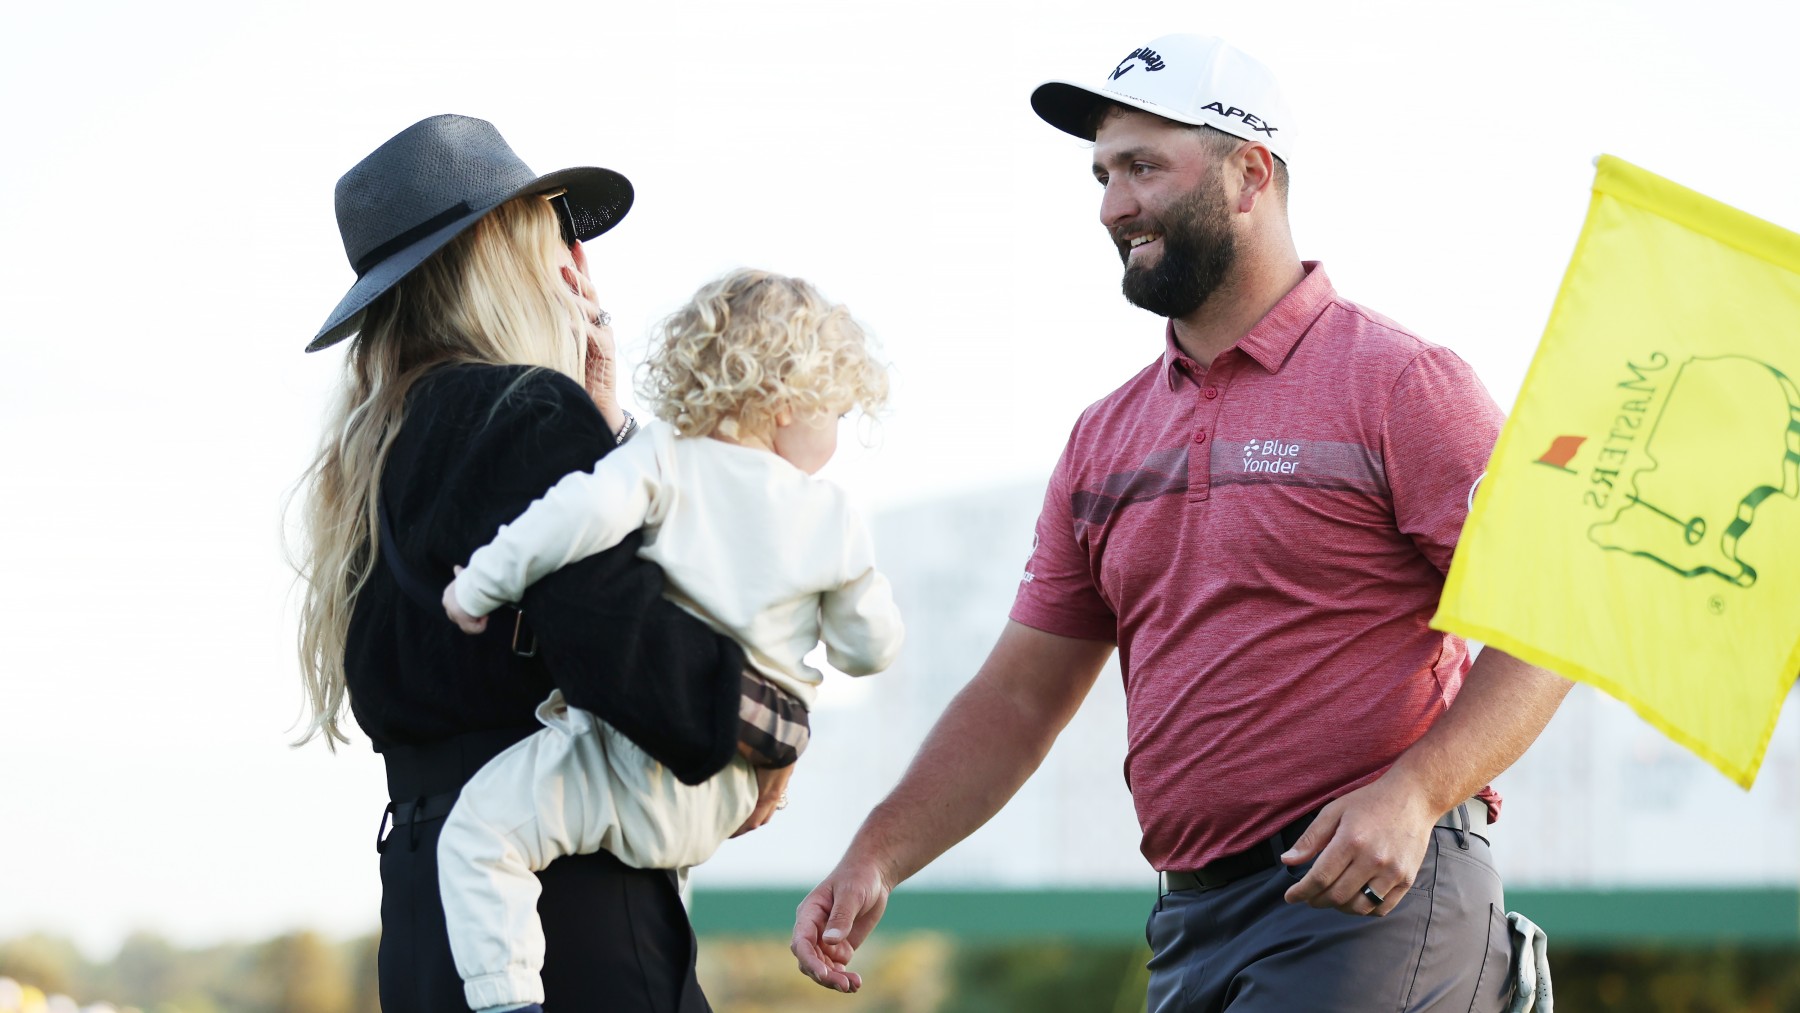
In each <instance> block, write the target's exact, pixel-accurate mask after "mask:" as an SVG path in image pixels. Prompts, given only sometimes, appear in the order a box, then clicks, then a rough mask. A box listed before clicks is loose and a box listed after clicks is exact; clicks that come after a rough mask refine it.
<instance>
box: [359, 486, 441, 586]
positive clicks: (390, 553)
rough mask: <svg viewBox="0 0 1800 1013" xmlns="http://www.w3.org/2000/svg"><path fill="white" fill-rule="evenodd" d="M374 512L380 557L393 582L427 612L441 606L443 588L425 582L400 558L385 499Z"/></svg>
mask: <svg viewBox="0 0 1800 1013" xmlns="http://www.w3.org/2000/svg"><path fill="white" fill-rule="evenodd" d="M375 512H376V514H378V515H379V516H380V519H381V545H382V548H383V550H384V551H383V552H382V553H381V558H382V561H383V562H385V563H387V568H388V572H389V573H391V574H393V575H394V582H395V583H396V584H399V585H400V590H401V591H403V592H405V593H406V596H407V597H408V598H411V599H412V600H413V604H415V605H417V606H419V607H420V608H422V609H425V610H426V611H427V612H431V611H436V610H438V609H441V608H443V607H444V601H443V588H442V587H441V586H440V587H437V588H433V587H432V586H431V585H430V584H427V583H426V582H425V581H424V580H423V579H422V578H420V576H419V575H418V573H417V572H416V571H414V570H413V568H412V567H410V566H407V565H406V560H404V559H401V558H400V541H399V539H397V538H395V537H394V525H393V523H392V522H391V521H389V520H388V509H387V501H386V499H383V500H382V501H381V502H379V503H377V504H375Z"/></svg>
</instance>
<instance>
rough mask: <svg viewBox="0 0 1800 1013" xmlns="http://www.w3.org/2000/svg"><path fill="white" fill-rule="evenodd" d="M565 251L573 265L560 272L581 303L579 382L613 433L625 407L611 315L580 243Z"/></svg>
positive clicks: (619, 425)
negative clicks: (602, 304)
mask: <svg viewBox="0 0 1800 1013" xmlns="http://www.w3.org/2000/svg"><path fill="white" fill-rule="evenodd" d="M569 252H570V253H571V254H572V255H573V257H574V266H573V267H569V266H564V267H563V269H562V276H563V281H564V282H565V283H566V284H567V285H568V286H569V291H571V292H573V293H574V294H575V302H576V303H577V304H578V305H579V306H580V307H581V318H582V320H583V321H585V323H584V324H583V333H582V337H583V339H584V345H585V347H584V348H583V349H582V357H581V360H582V366H583V373H584V376H583V382H582V385H583V386H585V387H586V388H587V392H588V397H591V398H593V399H594V407H596V408H598V409H600V415H601V417H602V418H604V419H606V425H607V427H608V428H610V429H611V430H612V431H613V432H614V433H617V432H618V431H619V430H620V429H621V428H622V427H623V426H624V425H625V409H623V408H621V407H620V406H619V394H618V350H617V348H616V347H615V346H614V344H613V332H612V317H611V315H609V314H608V313H607V312H606V311H605V310H603V309H601V308H600V300H599V298H598V297H597V296H596V295H595V293H594V283H593V282H592V281H590V280H588V274H587V254H586V252H585V251H583V250H582V248H581V244H580V243H576V244H575V245H574V246H573V247H571V248H570V250H569Z"/></svg>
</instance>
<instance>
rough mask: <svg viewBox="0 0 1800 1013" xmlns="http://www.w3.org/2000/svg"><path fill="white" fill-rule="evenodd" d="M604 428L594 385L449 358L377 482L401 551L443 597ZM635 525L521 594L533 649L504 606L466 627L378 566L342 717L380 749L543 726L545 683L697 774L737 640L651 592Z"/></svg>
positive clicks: (729, 681)
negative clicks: (523, 644)
mask: <svg viewBox="0 0 1800 1013" xmlns="http://www.w3.org/2000/svg"><path fill="white" fill-rule="evenodd" d="M612 447H613V436H612V433H611V432H610V431H608V429H607V427H606V423H605V422H604V421H603V420H602V419H601V417H600V413H599V412H598V411H597V410H596V409H595V408H594V405H593V402H592V401H590V400H589V399H588V396H587V393H586V392H585V391H583V390H582V389H581V387H580V386H579V385H577V384H576V383H575V382H574V381H572V380H570V379H569V378H568V377H565V376H563V375H561V374H559V373H555V372H552V371H549V370H542V369H539V370H531V369H527V368H525V367H514V366H465V365H459V366H445V367H442V368H439V369H438V370H436V371H434V372H433V373H431V374H430V375H428V376H427V377H426V378H425V379H423V380H421V381H420V382H419V383H418V384H417V385H416V386H415V387H414V389H413V390H412V392H411V393H410V395H409V396H408V400H407V410H406V417H405V420H404V421H403V423H402V425H401V429H400V434H399V436H398V437H397V438H396V439H395V441H394V445H393V449H392V451H391V452H390V455H389V457H388V461H387V464H386V466H385V469H384V471H383V474H382V483H381V485H382V495H383V496H384V497H385V502H386V508H387V510H388V512H389V516H390V521H391V524H392V527H393V530H394V538H395V541H396V542H397V544H396V545H393V546H387V545H384V546H382V552H384V553H386V552H392V551H396V550H397V551H398V552H399V553H400V555H401V558H402V559H403V560H404V562H405V565H406V566H407V568H408V569H410V570H411V571H412V572H413V573H414V574H416V575H417V576H418V577H419V578H420V579H421V581H422V582H423V583H424V584H426V585H428V586H431V587H434V588H436V589H437V591H438V592H441V591H442V589H443V586H444V585H445V584H447V583H449V581H450V579H451V567H452V565H460V564H462V563H465V562H467V561H468V558H469V556H470V555H471V554H472V553H473V552H474V551H475V550H476V549H477V548H479V547H481V546H482V545H484V544H486V543H487V542H488V541H489V540H490V539H492V538H493V536H494V533H495V531H497V530H498V529H499V527H500V526H501V525H502V524H505V523H507V522H509V521H511V520H512V519H513V518H515V517H517V516H518V515H519V514H520V513H522V512H523V511H524V510H525V508H526V507H527V506H529V505H530V504H531V502H532V500H534V499H536V498H537V497H539V496H541V495H542V494H543V493H544V491H545V490H547V489H548V488H549V487H550V486H551V485H552V484H554V483H555V482H556V480H557V479H559V478H561V477H562V476H563V475H565V474H567V473H569V472H571V471H586V470H588V469H590V468H592V467H593V465H594V462H595V461H596V460H597V459H599V458H600V457H603V456H605V454H606V453H607V452H608V451H609V450H611V449H612ZM639 540H640V536H639V535H635V534H634V535H633V536H631V537H630V538H628V539H627V540H626V541H625V542H624V543H623V544H621V545H620V546H618V547H617V548H614V549H612V550H610V551H608V552H605V553H602V554H600V555H598V556H593V557H590V558H588V559H585V560H581V561H579V562H577V563H574V564H572V565H570V566H567V567H564V568H563V569H562V570H559V571H557V572H556V573H553V574H551V575H550V576H548V577H546V578H544V579H543V580H541V581H539V582H538V583H537V584H535V585H533V586H532V587H531V588H530V590H528V591H527V592H526V595H525V600H524V602H523V605H524V609H525V613H526V615H527V617H528V619H527V622H528V624H529V627H530V629H531V632H533V633H534V634H535V635H536V638H537V642H538V656H537V657H536V658H523V657H519V656H518V655H516V654H515V653H514V651H513V650H512V637H513V625H514V623H513V615H512V613H511V612H509V611H505V610H503V611H500V612H496V613H495V614H494V615H493V617H492V618H491V619H490V621H489V624H488V630H487V632H485V633H483V634H481V635H479V636H473V637H471V636H467V635H465V634H463V633H462V632H460V631H459V630H457V628H456V627H455V626H454V625H453V624H452V623H451V622H450V620H449V619H448V618H447V617H446V616H445V615H444V613H443V609H442V607H441V606H440V605H438V604H437V603H436V602H435V601H432V602H430V603H429V606H427V604H426V603H423V602H419V601H415V600H414V598H412V597H409V596H408V595H407V594H405V593H404V592H403V591H402V590H401V587H400V585H399V583H398V582H397V581H396V579H395V577H394V574H393V571H392V570H391V569H390V568H389V567H388V566H386V565H385V564H382V563H379V562H378V563H377V564H376V565H375V568H374V570H373V572H372V573H371V574H370V577H369V581H368V583H367V584H366V585H365V586H364V588H363V591H362V594H361V595H360V596H359V597H358V599H357V603H356V609H355V612H354V614H353V615H352V617H351V622H350V632H349V644H348V650H347V652H346V656H345V676H346V680H347V683H348V686H349V690H350V704H351V710H352V711H353V712H354V714H355V715H356V720H357V723H358V724H359V725H360V726H361V727H362V729H363V731H364V732H365V733H367V734H368V736H369V738H370V739H371V740H372V741H373V742H374V744H375V748H376V750H377V751H385V750H387V749H388V747H390V746H393V745H402V746H425V745H430V744H433V743H437V742H441V741H442V740H444V739H447V738H449V737H451V736H455V735H459V734H463V733H467V732H477V731H501V730H510V729H517V730H518V731H519V732H520V733H521V735H523V734H524V733H526V732H529V731H531V730H533V729H534V728H536V727H537V725H536V722H535V719H534V718H533V716H532V712H533V710H534V709H535V708H536V707H537V705H538V704H539V703H540V702H541V701H542V700H543V698H544V697H545V696H547V695H548V694H549V692H550V690H551V688H552V686H555V687H560V688H561V689H562V691H563V694H564V696H566V697H567V698H568V700H569V702H570V703H571V704H573V705H575V706H578V707H582V708H585V709H587V710H590V711H593V712H594V713H595V714H597V715H599V716H600V717H601V718H602V719H603V720H605V721H607V722H608V723H609V724H611V725H613V726H614V727H616V728H617V729H619V731H621V732H623V733H624V734H625V735H626V736H627V737H629V738H630V739H631V740H632V741H634V742H636V743H637V744H638V745H639V746H641V747H642V748H643V749H644V751H645V752H647V753H649V754H650V755H651V756H652V757H654V758H656V759H657V760H659V761H661V762H662V763H663V764H664V765H666V766H667V767H669V769H670V770H671V771H672V772H673V773H674V774H675V775H676V776H677V777H679V778H681V779H682V780H683V781H686V782H688V783H690V784H695V783H698V782H700V781H702V780H705V779H706V778H707V777H709V776H711V775H712V774H714V773H716V772H718V771H719V770H721V769H722V768H723V767H724V766H725V764H727V763H728V762H730V760H731V757H732V755H733V754H734V752H735V751H736V748H737V738H738V727H739V726H738V702H739V696H740V689H741V674H742V672H743V667H744V658H743V652H742V650H741V649H740V648H739V647H738V646H737V645H736V644H735V643H734V642H733V641H732V640H731V639H730V638H728V637H725V636H722V635H720V634H716V633H714V632H713V631H712V630H710V629H709V628H708V627H706V626H705V625H704V624H702V623H701V622H700V621H699V620H697V619H695V618H693V617H692V616H689V615H688V614H687V613H685V612H683V611H682V610H681V609H680V608H678V607H676V606H675V605H672V604H670V603H669V602H668V601H666V600H665V599H664V598H663V597H662V587H663V578H662V571H661V570H659V569H657V567H656V566H655V565H654V564H652V563H647V562H644V561H642V560H640V559H638V558H637V555H636V553H637V547H638V543H639Z"/></svg>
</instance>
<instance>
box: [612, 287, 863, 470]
mask: <svg viewBox="0 0 1800 1013" xmlns="http://www.w3.org/2000/svg"><path fill="white" fill-rule="evenodd" d="M872 345H873V342H872V340H871V339H870V338H869V336H868V335H867V334H865V333H864V332H863V329H862V327H861V326H859V325H858V324H857V322H856V321H855V320H854V319H852V318H851V316H850V311H849V310H847V309H845V308H844V307H843V306H840V305H837V304H835V303H832V302H828V301H827V300H826V299H825V297H824V296H822V295H820V294H819V290H818V289H816V288H814V287H813V286H812V285H811V284H809V283H807V282H806V281H803V280H801V279H799V278H789V277H787V276H786V275H780V274H775V273H773V272H771V271H758V270H752V269H749V268H740V269H738V270H736V271H733V272H731V273H730V274H727V275H725V276H724V277H723V278H720V279H719V280H717V281H714V282H712V283H711V284H709V285H706V286H705V287H704V288H702V289H700V291H698V292H696V293H695V294H694V297H693V299H691V300H689V302H688V304H687V305H686V306H683V307H682V308H680V309H678V310H676V311H675V312H674V313H672V314H670V315H669V317H668V318H667V319H665V320H664V321H663V322H662V323H661V324H660V325H659V326H658V327H657V331H656V334H655V336H654V337H653V338H652V341H651V348H650V355H649V358H648V359H647V360H646V361H645V362H644V364H643V365H642V366H640V367H639V368H638V393H639V395H640V396H641V397H643V399H644V401H645V402H646V403H648V404H649V405H651V406H652V408H653V409H654V410H655V412H656V416H657V417H658V418H660V419H662V420H663V421H665V422H669V423H671V424H673V425H674V426H675V429H676V431H677V432H679V433H680V434H681V435H683V436H710V435H712V434H713V433H715V432H718V431H719V427H720V426H721V424H723V423H725V422H726V421H727V420H734V421H735V422H736V423H737V424H739V425H741V426H743V427H745V428H747V429H750V430H751V431H753V432H765V431H767V430H768V429H770V428H772V427H773V425H774V419H775V416H776V414H777V413H779V412H781V411H783V410H786V411H789V412H792V413H793V414H794V415H796V416H801V417H804V416H808V415H813V414H816V413H824V412H828V413H831V414H841V413H843V412H847V411H849V410H851V409H852V408H856V409H860V410H861V411H862V412H863V414H865V415H869V416H873V415H875V414H877V413H879V412H880V411H881V410H882V409H883V408H885V407H886V406H887V396H888V377H887V368H886V367H885V366H884V365H883V364H882V363H881V362H880V361H878V360H877V359H876V358H875V353H874V349H873V347H872Z"/></svg>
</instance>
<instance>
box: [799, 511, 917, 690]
mask: <svg viewBox="0 0 1800 1013" xmlns="http://www.w3.org/2000/svg"><path fill="white" fill-rule="evenodd" d="M844 546H845V556H846V566H845V570H846V571H847V572H848V573H850V574H852V575H853V576H851V578H850V579H849V580H848V581H846V582H845V583H844V584H843V585H842V586H840V587H836V588H833V589H831V590H829V591H826V592H825V593H824V594H823V595H821V596H820V602H819V612H820V623H819V638H820V639H821V640H823V641H825V660H827V661H829V662H831V667H833V668H835V669H837V670H838V671H840V672H843V673H844V674H845V675H871V674H873V673H875V672H879V671H881V670H883V669H885V668H887V667H888V666H890V665H892V664H893V663H894V659H895V658H897V657H899V655H900V643H901V641H902V640H904V639H905V637H906V628H905V625H904V624H903V623H902V622H901V620H900V607H899V606H898V605H895V604H894V589H893V587H892V585H890V584H889V583H888V579H887V578H886V577H885V576H883V575H882V573H881V571H879V570H877V569H875V549H874V546H873V544H872V543H871V541H870V539H869V531H868V529H867V528H866V527H864V526H863V523H862V521H861V520H859V519H858V518H857V517H856V515H855V513H854V512H852V511H850V510H849V509H848V508H846V509H845V512H844Z"/></svg>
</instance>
